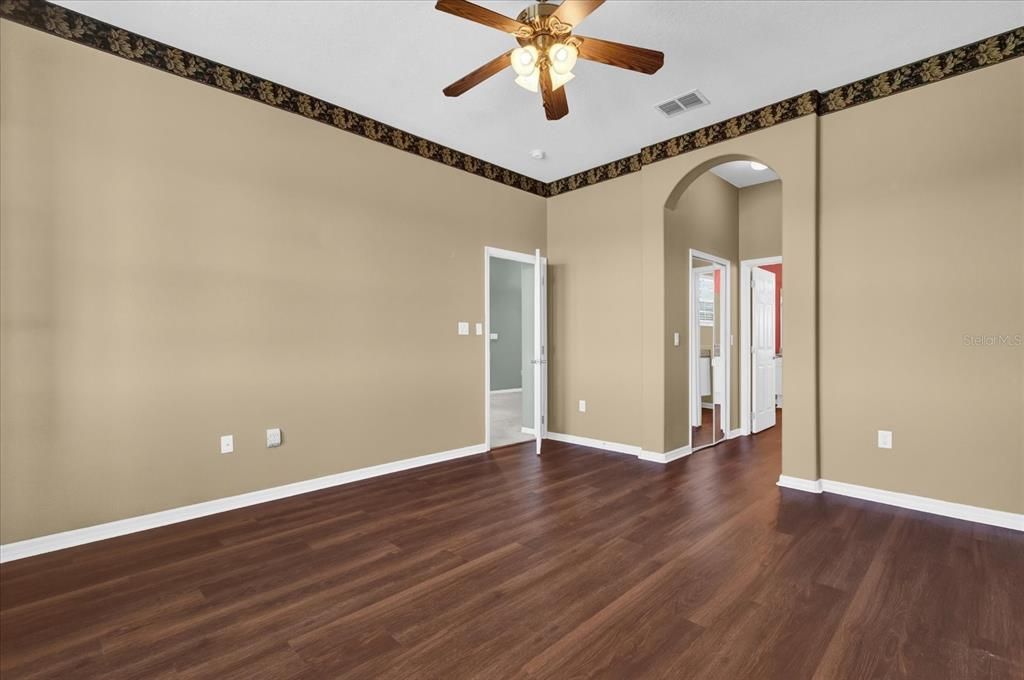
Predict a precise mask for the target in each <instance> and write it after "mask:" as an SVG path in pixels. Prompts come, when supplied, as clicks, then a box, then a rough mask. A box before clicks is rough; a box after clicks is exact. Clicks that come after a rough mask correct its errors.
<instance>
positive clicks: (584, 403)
mask: <svg viewBox="0 0 1024 680" xmlns="http://www.w3.org/2000/svg"><path fill="white" fill-rule="evenodd" d="M586 412H587V400H586V399H580V413H586Z"/></svg>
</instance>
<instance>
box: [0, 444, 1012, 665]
mask: <svg viewBox="0 0 1024 680" xmlns="http://www.w3.org/2000/svg"><path fill="white" fill-rule="evenodd" d="M779 430H780V428H775V429H773V430H769V431H767V432H764V433H761V434H759V435H756V436H755V437H747V438H743V439H737V440H732V441H730V442H726V443H724V444H722V445H719V446H718V447H716V448H712V449H706V450H704V451H701V452H698V453H696V454H694V455H693V456H691V457H689V458H686V459H683V460H680V461H677V462H674V463H672V464H670V465H668V466H662V465H658V464H653V463H644V462H640V461H638V460H636V459H635V458H630V457H628V456H624V455H620V454H612V453H603V452H601V451H596V450H592V449H585V448H582V447H578V446H571V445H566V444H558V443H554V442H552V443H550V444H549V445H548V451H547V453H545V455H544V456H543V457H540V458H538V457H536V456H534V455H533V454H532V453H530V446H531V445H530V444H526V445H520V446H514V447H509V448H505V449H501V450H499V451H496V452H494V453H492V454H491V455H489V456H476V457H471V458H465V459H462V460H458V461H453V462H449V463H443V464H439V465H435V466H431V467H427V468H420V469H417V470H411V471H407V472H404V473H399V474H395V475H391V476H387V477H381V478H377V479H373V480H368V481H365V482H361V483H358V484H351V485H348V486H342V487H337V488H334V489H329V490H324V491H320V492H316V493H312V494H307V495H304V496H299V497H294V498H290V499H286V500H282V501H277V502H273V503H267V504H264V505H259V506H254V507H252V508H247V509H243V510H238V511H234V512H230V513H225V514H221V515H216V516H212V517H208V518H204V519H200V520H195V521H192V522H188V523H184V524H177V525H173V526H168V527H164V528H161V529H155V530H152V531H148V532H144V533H139V534H134V535H130V536H125V537H121V538H117V539H113V540H110V541H106V542H103V543H95V544H92V545H87V546H82V547H79V548H74V549H71V550H66V551H63V552H59V553H52V554H49V555H41V556H38V557H35V558H29V559H25V560H20V561H16V562H11V563H8V564H5V565H3V566H2V567H0V595H2V598H0V637H2V647H0V650H2V660H0V675H2V677H3V678H4V680H15V679H16V678H73V679H76V680H77V679H81V678H104V679H105V680H114V679H117V678H146V679H152V678H247V679H249V678H444V679H446V680H452V679H457V678H558V679H565V678H584V677H602V678H614V679H616V680H628V679H633V678H673V679H678V678H687V679H693V678H719V679H721V680H743V679H745V678H757V679H758V680H765V679H770V678H779V679H781V680H799V679H801V678H814V679H816V680H845V679H855V678H865V679H867V678H870V679H872V680H878V679H882V678H920V679H922V680H945V679H951V678H969V679H971V680H975V679H982V678H1007V679H1014V680H1020V679H1021V678H1024V534H1020V533H1015V532H1012V531H1009V530H1001V529H996V528H992V527H985V526H981V525H974V524H970V523H967V522H961V521H956V520H949V519H944V518H939V517H934V516H930V515H924V514H921V513H915V512H910V511H904V510H899V509H895V508H889V507H886V506H882V505H874V504H871V503H866V502H861V501H856V500H852V499H847V498H842V497H839V496H832V495H824V496H816V495H812V494H806V493H801V492H798V491H789V490H784V489H783V490H780V489H779V488H778V487H776V486H775V481H776V479H777V478H778V475H779V439H778V437H779Z"/></svg>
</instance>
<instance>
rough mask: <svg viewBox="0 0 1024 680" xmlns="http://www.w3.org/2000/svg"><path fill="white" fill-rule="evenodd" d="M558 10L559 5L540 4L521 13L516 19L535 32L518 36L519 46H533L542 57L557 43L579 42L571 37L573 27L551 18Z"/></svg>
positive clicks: (531, 6)
mask: <svg viewBox="0 0 1024 680" xmlns="http://www.w3.org/2000/svg"><path fill="white" fill-rule="evenodd" d="M557 9H558V5H552V4H551V3H549V2H539V3H537V4H535V5H530V6H529V7H527V8H526V9H524V10H523V11H522V12H520V13H519V16H518V17H516V19H518V20H519V21H520V22H522V23H524V24H527V25H529V26H530V27H531V28H533V32H532V35H517V36H516V40H517V41H518V42H519V44H520V45H522V46H524V47H525V46H526V45H533V46H534V47H536V48H537V51H538V52H539V53H540V54H541V55H546V54H547V51H548V48H549V47H551V46H552V45H553V44H555V43H556V42H560V41H561V42H578V41H577V40H576V39H575V38H570V37H569V35H570V32H571V31H572V26H570V25H569V24H566V23H563V22H561V21H559V20H558V18H557V17H553V16H551V15H552V14H554V13H555V10H557Z"/></svg>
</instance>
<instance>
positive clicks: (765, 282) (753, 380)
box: [740, 256, 783, 434]
mask: <svg viewBox="0 0 1024 680" xmlns="http://www.w3.org/2000/svg"><path fill="white" fill-rule="evenodd" d="M740 290H741V291H743V294H742V296H741V298H740V357H741V365H740V395H741V403H740V416H741V423H740V427H741V428H742V430H743V433H744V434H756V433H758V432H761V431H763V430H766V429H768V428H770V427H774V426H775V425H776V424H777V422H778V420H779V416H780V415H781V414H780V412H781V410H782V341H783V329H782V304H783V297H782V295H783V293H782V257H781V256H779V257H762V258H757V259H751V260H744V261H743V262H741V263H740Z"/></svg>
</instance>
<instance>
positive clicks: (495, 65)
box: [444, 50, 512, 97]
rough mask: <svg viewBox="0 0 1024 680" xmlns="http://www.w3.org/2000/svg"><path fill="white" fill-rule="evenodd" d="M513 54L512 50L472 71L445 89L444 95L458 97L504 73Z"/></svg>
mask: <svg viewBox="0 0 1024 680" xmlns="http://www.w3.org/2000/svg"><path fill="white" fill-rule="evenodd" d="M510 54H512V50H509V51H508V52H505V53H504V54H500V55H498V56H497V57H495V58H494V59H491V60H490V61H489V62H487V63H486V64H484V65H483V66H481V67H480V68H478V69H476V70H474V71H470V72H469V73H467V74H466V75H464V76H462V77H461V78H459V79H458V80H456V81H455V82H454V83H452V84H451V85H449V86H448V87H446V88H444V94H445V96H446V97H458V96H459V95H460V94H463V93H464V92H466V91H467V90H470V89H472V88H474V87H476V86H477V85H479V84H480V83H482V82H484V81H485V80H487V79H488V78H490V77H491V76H493V75H494V74H495V73H498V72H499V71H502V70H504V69H505V67H506V66H509V65H510V62H509V55H510Z"/></svg>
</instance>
